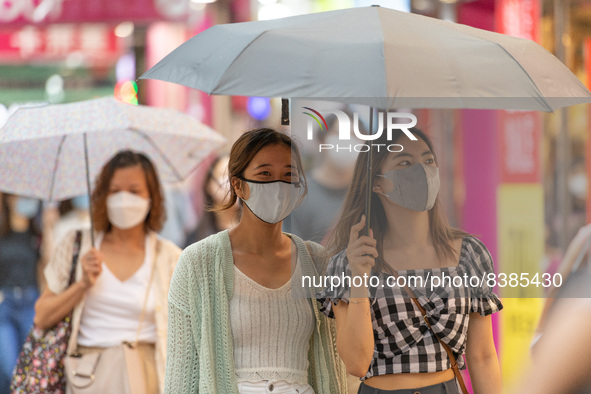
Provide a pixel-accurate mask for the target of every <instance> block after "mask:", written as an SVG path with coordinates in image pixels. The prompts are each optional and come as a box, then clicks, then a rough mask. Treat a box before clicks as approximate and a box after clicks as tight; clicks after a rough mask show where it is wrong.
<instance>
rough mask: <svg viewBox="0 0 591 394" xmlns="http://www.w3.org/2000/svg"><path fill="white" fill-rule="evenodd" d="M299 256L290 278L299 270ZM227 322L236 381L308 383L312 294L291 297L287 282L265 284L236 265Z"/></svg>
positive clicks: (288, 282) (295, 275) (312, 329)
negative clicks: (304, 296) (270, 287)
mask: <svg viewBox="0 0 591 394" xmlns="http://www.w3.org/2000/svg"><path fill="white" fill-rule="evenodd" d="M300 267H301V264H300V261H299V259H298V261H297V266H296V269H295V273H294V275H293V276H292V279H293V278H298V277H300V275H299V274H298V271H301V268H300ZM234 274H235V275H234V295H233V296H232V299H231V300H230V324H231V327H232V338H233V343H234V364H235V370H236V377H237V379H238V382H261V381H267V380H285V381H287V382H288V383H299V384H302V385H306V384H308V350H309V348H310V337H311V336H312V333H313V331H314V325H315V320H314V311H313V310H312V306H311V305H310V300H309V299H307V298H303V297H297V298H296V297H292V294H291V287H292V286H291V282H292V279H290V280H289V281H287V283H285V284H284V285H283V286H281V287H280V288H278V289H269V288H267V287H264V286H262V285H260V284H258V283H257V282H255V281H254V280H252V279H250V278H249V277H248V276H246V275H245V274H244V273H242V271H240V270H239V269H238V268H236V266H234Z"/></svg>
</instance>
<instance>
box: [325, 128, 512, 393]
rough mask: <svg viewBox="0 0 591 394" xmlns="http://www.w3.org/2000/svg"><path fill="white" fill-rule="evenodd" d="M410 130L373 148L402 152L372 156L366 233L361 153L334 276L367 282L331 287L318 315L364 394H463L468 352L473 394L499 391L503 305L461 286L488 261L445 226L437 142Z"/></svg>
mask: <svg viewBox="0 0 591 394" xmlns="http://www.w3.org/2000/svg"><path fill="white" fill-rule="evenodd" d="M410 131H411V133H412V134H413V135H414V136H416V137H418V139H417V140H416V141H413V140H410V139H409V138H408V137H406V136H405V135H404V134H403V133H402V132H400V131H398V133H396V132H394V133H393V135H392V138H391V140H387V139H386V138H387V136H386V133H384V136H383V137H381V138H380V139H378V140H377V141H372V143H374V144H376V145H378V144H384V145H382V146H385V145H388V144H400V145H402V146H403V150H402V151H401V152H396V153H394V152H392V153H390V152H388V150H387V149H380V150H374V151H373V155H372V172H371V177H372V180H373V186H372V189H371V197H370V198H371V211H370V227H371V231H370V232H369V235H365V232H364V230H365V229H364V227H365V222H366V220H365V209H366V201H367V198H368V197H367V196H368V188H369V186H368V181H367V179H368V177H367V165H368V164H367V161H368V158H367V154H366V153H360V155H359V158H358V160H357V164H356V167H355V173H354V176H353V182H352V184H351V187H350V189H349V192H348V195H347V198H346V200H345V204H344V207H343V210H342V213H341V217H340V219H339V222H338V224H337V226H336V228H335V232H334V233H333V234H332V238H331V239H330V241H329V246H328V248H329V252H330V254H331V255H333V256H334V257H333V258H332V259H331V261H330V263H329V265H328V268H327V275H329V276H341V275H345V276H347V277H349V278H356V277H358V278H359V279H363V280H359V279H357V280H354V281H353V282H352V284H349V283H347V282H344V285H342V286H339V287H335V288H326V289H324V290H323V291H322V292H321V293H320V294H319V295H318V299H319V301H320V302H322V307H321V310H322V312H323V313H324V314H326V315H327V316H329V317H332V318H335V319H336V322H337V327H338V333H337V347H338V351H339V354H340V355H341V357H342V359H343V361H344V363H345V364H346V366H347V370H348V371H349V372H350V373H351V374H353V375H355V376H358V377H359V378H360V379H361V385H360V387H359V391H358V393H361V394H366V393H372V394H386V393H387V394H406V393H415V392H420V393H429V394H443V393H448V394H456V393H459V392H460V388H459V387H458V386H460V385H459V384H458V383H459V380H460V379H458V378H457V377H456V375H459V374H460V373H459V371H457V368H454V367H456V366H457V367H458V368H462V367H463V366H464V359H463V357H462V356H463V355H464V354H465V355H466V361H467V363H468V365H469V372H470V377H471V381H472V387H473V389H474V392H475V393H479V394H480V393H500V392H501V379H500V369H499V363H498V359H497V355H496V351H495V346H494V343H493V336H492V328H491V317H490V315H491V314H492V313H494V312H497V311H499V310H500V309H502V304H501V302H500V301H499V299H498V297H497V296H496V295H495V294H494V293H493V292H492V288H491V287H489V286H488V283H489V282H487V281H484V283H482V286H474V284H473V283H475V282H474V281H473V280H470V281H469V282H465V280H464V278H471V279H472V278H475V277H478V280H481V278H483V277H484V276H485V275H488V274H493V273H494V267H493V262H492V259H491V256H490V254H489V252H488V250H487V249H486V246H485V245H484V244H483V243H482V242H481V241H479V240H478V239H476V238H475V237H473V236H471V235H469V234H466V233H465V232H463V231H461V230H457V229H453V228H451V227H450V226H449V225H448V224H447V221H446V219H445V216H444V214H443V212H442V208H441V206H440V205H439V199H438V197H437V196H438V191H439V186H440V180H439V171H438V167H437V160H436V158H435V154H434V151H433V148H432V145H431V142H430V141H429V139H428V137H427V136H426V135H425V134H424V133H422V132H421V131H420V130H417V129H414V128H412V129H410ZM364 278H366V279H364ZM487 278H488V276H487ZM454 369H456V371H454ZM456 379H457V381H456ZM462 390H463V389H462Z"/></svg>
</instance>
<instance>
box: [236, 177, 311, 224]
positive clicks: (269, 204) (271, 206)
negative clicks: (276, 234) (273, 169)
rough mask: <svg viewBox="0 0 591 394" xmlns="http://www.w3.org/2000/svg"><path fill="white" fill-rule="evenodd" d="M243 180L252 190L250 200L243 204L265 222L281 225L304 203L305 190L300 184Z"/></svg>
mask: <svg viewBox="0 0 591 394" xmlns="http://www.w3.org/2000/svg"><path fill="white" fill-rule="evenodd" d="M242 180H243V181H244V182H246V183H247V184H248V187H249V188H250V196H249V197H248V200H244V199H242V202H244V204H246V206H247V207H248V209H250V211H251V212H252V213H254V214H255V216H256V217H258V218H259V219H261V220H262V221H263V222H266V223H271V224H275V223H279V222H280V221H282V220H283V219H285V218H286V217H287V216H288V215H289V214H290V213H291V212H292V211H293V210H294V209H296V208H297V207H298V206H299V205H300V204H301V203H302V200H303V199H302V195H303V193H304V188H303V187H302V186H301V184H299V183H289V182H285V181H272V182H257V181H251V180H247V179H242Z"/></svg>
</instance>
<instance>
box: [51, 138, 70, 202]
mask: <svg viewBox="0 0 591 394" xmlns="http://www.w3.org/2000/svg"><path fill="white" fill-rule="evenodd" d="M65 141H66V136H65V135H64V136H63V137H62V139H61V141H60V144H59V146H58V147H57V155H55V163H54V164H53V171H52V172H51V183H50V185H49V201H53V186H54V184H55V176H56V174H57V167H58V164H59V159H60V154H61V153H62V147H63V146H64V142H65Z"/></svg>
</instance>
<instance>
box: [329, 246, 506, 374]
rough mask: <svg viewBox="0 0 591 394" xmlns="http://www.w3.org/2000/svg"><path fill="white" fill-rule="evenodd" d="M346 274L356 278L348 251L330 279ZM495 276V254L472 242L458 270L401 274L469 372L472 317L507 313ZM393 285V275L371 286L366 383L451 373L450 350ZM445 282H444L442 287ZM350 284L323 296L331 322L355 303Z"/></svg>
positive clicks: (331, 266)
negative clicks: (343, 305) (340, 307)
mask: <svg viewBox="0 0 591 394" xmlns="http://www.w3.org/2000/svg"><path fill="white" fill-rule="evenodd" d="M343 273H344V275H345V276H349V277H350V275H351V271H350V270H349V267H348V261H347V256H346V254H345V251H342V252H341V253H339V254H337V255H335V256H334V257H333V258H332V259H331V261H330V263H329V265H328V267H327V272H326V276H333V275H335V276H339V277H342V276H343ZM489 273H494V266H493V261H492V258H491V256H490V253H489V252H488V250H487V249H486V246H484V244H483V243H482V242H481V241H480V240H478V239H476V238H474V237H472V236H466V237H464V238H463V240H462V247H461V252H460V259H459V264H458V265H457V266H456V267H448V268H432V269H417V270H406V271H398V275H399V276H400V277H401V279H399V282H398V284H404V280H406V281H407V283H408V286H409V287H410V288H411V289H412V290H413V292H414V293H415V295H416V296H417V298H418V301H419V302H420V303H421V305H422V306H423V307H424V308H425V309H426V311H427V316H428V318H429V322H430V323H431V327H432V328H433V330H434V331H435V332H436V333H437V335H438V336H439V338H440V339H441V340H442V341H443V342H444V343H446V344H447V345H448V346H449V347H450V348H451V349H452V351H453V353H454V355H455V357H456V359H457V362H458V366H459V367H460V368H462V367H463V366H464V359H463V357H462V355H463V354H464V351H465V348H466V339H467V332H468V324H469V321H470V313H479V314H480V315H481V316H487V315H490V314H492V313H495V312H498V311H500V310H501V309H502V308H503V305H502V304H501V301H500V300H499V298H498V297H497V295H496V294H495V293H493V289H492V288H490V287H489V286H488V284H489V282H488V280H487V277H488V274H489ZM402 278H405V279H402ZM411 278H412V279H411ZM420 278H422V282H423V283H421V279H420ZM433 278H439V279H433ZM454 278H456V279H454ZM470 278H472V284H470ZM476 278H477V279H478V280H477V279H476ZM393 279H394V278H393V277H391V276H390V275H389V274H388V273H382V274H380V275H377V278H375V280H374V281H372V286H370V293H371V295H370V298H371V311H372V325H373V335H374V341H375V348H374V356H373V360H372V362H371V365H370V367H369V370H368V371H367V374H366V375H365V376H364V377H363V378H362V380H365V379H367V378H370V377H372V376H377V375H385V374H397V373H420V372H437V371H443V370H446V369H449V368H451V361H450V360H449V358H448V357H447V354H446V352H445V349H444V348H443V346H441V344H440V343H439V341H438V340H437V338H435V337H434V336H433V333H432V332H431V331H430V330H429V328H428V327H427V325H426V323H425V321H424V319H423V317H422V315H421V312H420V311H419V309H418V308H417V307H416V305H414V303H413V302H412V300H411V299H410V298H409V297H408V296H407V295H406V294H405V293H404V290H402V289H401V288H400V287H398V285H397V284H396V283H394V282H393ZM439 280H443V282H440V283H438V281H439ZM413 281H414V282H416V283H414V282H413ZM344 282H345V283H344V284H343V285H341V286H339V287H336V288H333V289H331V288H330V287H327V288H325V289H324V290H323V291H321V292H320V293H318V294H317V299H318V301H319V302H320V303H321V304H322V306H321V308H320V310H321V311H322V312H323V313H324V314H325V315H327V316H328V317H331V318H334V314H333V310H332V308H333V305H336V304H337V303H338V302H339V301H340V300H343V301H345V302H347V303H348V302H349V294H350V290H349V286H348V283H346V282H347V281H344ZM460 282H461V283H462V284H461V285H459V284H460ZM477 282H478V283H477ZM466 283H467V284H468V285H467V286H465V284H466ZM490 283H492V282H490ZM431 284H433V285H434V286H433V287H431ZM437 284H439V286H436V285H437ZM421 285H422V286H421ZM457 285H459V286H457Z"/></svg>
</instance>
